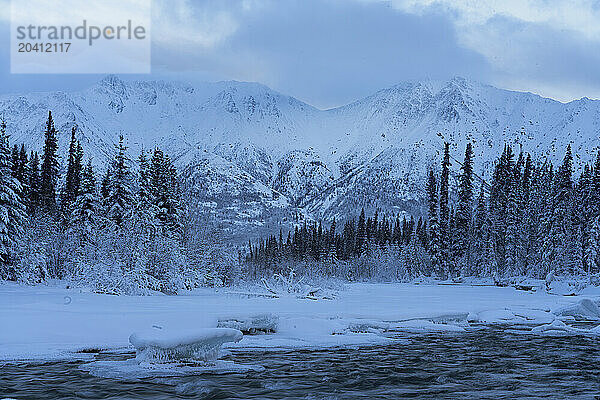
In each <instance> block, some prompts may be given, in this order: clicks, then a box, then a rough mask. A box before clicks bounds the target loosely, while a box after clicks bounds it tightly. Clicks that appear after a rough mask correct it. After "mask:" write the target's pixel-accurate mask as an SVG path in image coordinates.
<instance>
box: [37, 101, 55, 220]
mask: <svg viewBox="0 0 600 400" xmlns="http://www.w3.org/2000/svg"><path fill="white" fill-rule="evenodd" d="M44 136H45V141H44V152H43V154H42V169H41V177H40V179H41V187H40V200H41V205H42V207H43V208H44V209H45V210H46V211H47V212H50V213H52V212H54V211H55V210H56V183H57V181H58V154H57V152H58V139H57V137H56V129H55V128H54V120H53V119H52V112H50V111H49V112H48V120H47V122H46V131H45V133H44Z"/></svg>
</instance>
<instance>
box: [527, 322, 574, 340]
mask: <svg viewBox="0 0 600 400" xmlns="http://www.w3.org/2000/svg"><path fill="white" fill-rule="evenodd" d="M581 332H583V330H581V329H577V328H572V327H570V326H568V325H567V324H565V323H564V322H562V321H560V320H558V319H556V320H554V321H553V322H552V323H551V324H546V325H540V326H536V327H535V328H533V329H532V330H531V333H536V334H543V335H551V336H566V335H573V334H576V333H581Z"/></svg>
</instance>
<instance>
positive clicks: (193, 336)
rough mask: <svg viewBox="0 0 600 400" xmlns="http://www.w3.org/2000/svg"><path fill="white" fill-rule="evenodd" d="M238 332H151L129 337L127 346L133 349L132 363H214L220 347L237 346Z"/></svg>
mask: <svg viewBox="0 0 600 400" xmlns="http://www.w3.org/2000/svg"><path fill="white" fill-rule="evenodd" d="M242 337H243V335H242V332H240V331H239V330H237V329H230V328H212V329H196V330H193V331H185V332H181V331H178V332H169V331H168V330H164V329H160V330H158V329H155V330H152V331H149V332H142V333H133V334H132V335H131V336H129V343H131V344H132V345H133V346H134V347H135V348H136V359H137V360H138V361H140V362H141V361H146V362H151V363H160V362H168V361H174V360H202V361H208V360H215V359H216V358H217V357H218V355H219V350H220V349H221V346H222V345H223V344H224V343H228V342H239V341H240V340H242Z"/></svg>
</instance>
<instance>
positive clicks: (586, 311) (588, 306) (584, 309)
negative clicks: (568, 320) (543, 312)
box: [555, 299, 600, 321]
mask: <svg viewBox="0 0 600 400" xmlns="http://www.w3.org/2000/svg"><path fill="white" fill-rule="evenodd" d="M555 313H556V314H557V315H559V316H563V317H568V316H570V317H575V319H580V320H581V319H585V320H594V321H596V320H599V319H600V309H599V308H598V306H597V305H596V303H594V302H593V301H592V300H590V299H582V300H580V301H578V302H577V303H575V304H572V305H569V306H566V307H563V308H561V309H558V310H556V312H555Z"/></svg>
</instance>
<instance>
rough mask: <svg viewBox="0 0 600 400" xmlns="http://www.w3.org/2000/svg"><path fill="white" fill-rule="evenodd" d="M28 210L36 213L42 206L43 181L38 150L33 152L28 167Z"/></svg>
mask: <svg viewBox="0 0 600 400" xmlns="http://www.w3.org/2000/svg"><path fill="white" fill-rule="evenodd" d="M27 172H28V179H27V182H28V191H27V192H28V196H27V199H26V200H27V212H28V213H29V214H30V215H33V214H35V213H36V212H37V211H38V210H39V209H40V206H41V194H40V193H41V190H42V182H41V178H40V157H39V156H38V153H37V152H31V156H30V157H29V168H28V171H27Z"/></svg>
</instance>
